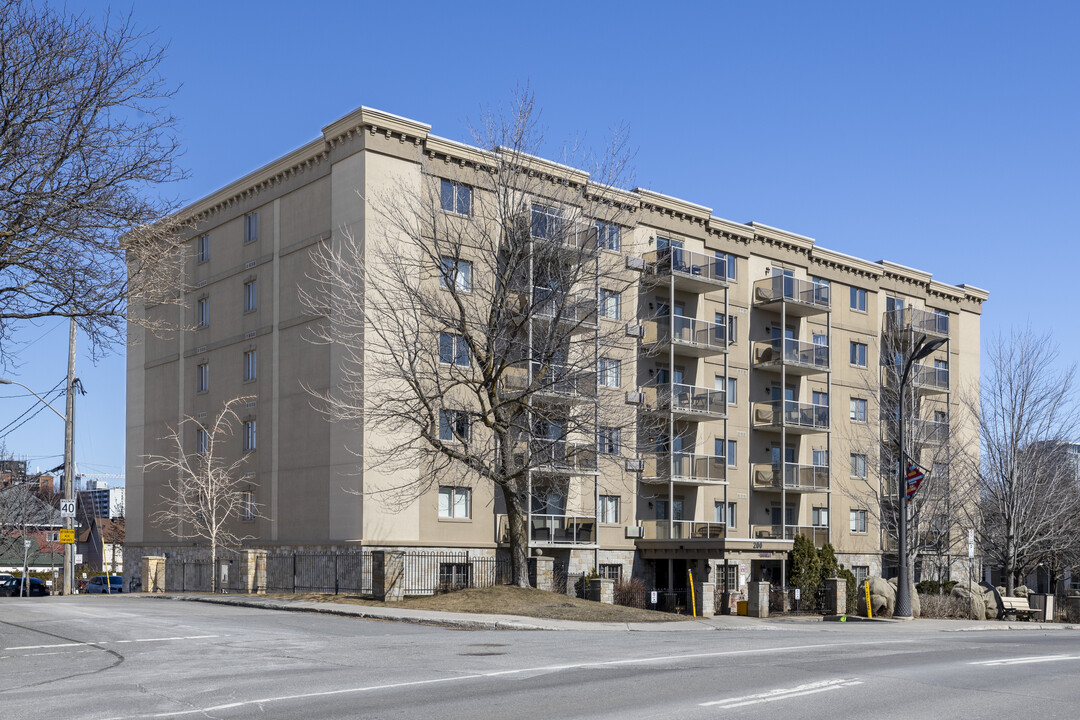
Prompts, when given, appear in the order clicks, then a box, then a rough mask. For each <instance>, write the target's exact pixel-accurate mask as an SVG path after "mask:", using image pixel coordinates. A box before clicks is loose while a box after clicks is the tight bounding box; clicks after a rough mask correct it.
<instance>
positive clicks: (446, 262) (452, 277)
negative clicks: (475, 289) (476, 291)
mask: <svg viewBox="0 0 1080 720" xmlns="http://www.w3.org/2000/svg"><path fill="white" fill-rule="evenodd" d="M439 285H441V286H442V287H451V286H453V287H454V288H455V289H456V290H461V291H462V292H469V291H470V290H472V263H471V262H469V261H468V260H455V259H454V258H452V257H447V256H445V255H444V256H443V258H442V267H441V274H440V276H439Z"/></svg>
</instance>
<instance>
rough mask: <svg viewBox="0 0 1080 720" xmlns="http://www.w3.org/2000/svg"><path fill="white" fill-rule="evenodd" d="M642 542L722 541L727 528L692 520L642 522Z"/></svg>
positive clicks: (719, 524) (713, 523)
mask: <svg viewBox="0 0 1080 720" xmlns="http://www.w3.org/2000/svg"><path fill="white" fill-rule="evenodd" d="M641 527H642V529H643V530H644V532H643V533H642V539H643V540H723V539H724V537H725V536H726V535H727V527H726V526H725V525H724V524H723V523H716V522H697V521H694V520H673V521H670V522H669V521H668V520H642V521H641Z"/></svg>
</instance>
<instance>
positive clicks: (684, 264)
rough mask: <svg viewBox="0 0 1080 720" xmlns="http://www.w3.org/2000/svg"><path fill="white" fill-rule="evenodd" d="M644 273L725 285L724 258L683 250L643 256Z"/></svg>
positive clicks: (651, 253)
mask: <svg viewBox="0 0 1080 720" xmlns="http://www.w3.org/2000/svg"><path fill="white" fill-rule="evenodd" d="M643 259H644V261H645V273H646V274H648V275H655V276H661V277H662V276H674V277H679V276H682V277H687V278H692V279H694V280H709V281H712V282H715V283H727V261H726V260H725V259H724V258H718V257H714V256H712V255H706V254H704V253H699V252H694V251H693V250H685V249H683V248H675V247H666V248H661V249H660V250H653V251H652V252H647V253H645V255H644V256H643Z"/></svg>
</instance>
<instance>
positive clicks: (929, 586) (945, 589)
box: [915, 580, 956, 595]
mask: <svg viewBox="0 0 1080 720" xmlns="http://www.w3.org/2000/svg"><path fill="white" fill-rule="evenodd" d="M954 587H956V581H955V580H946V581H945V582H943V583H939V582H938V581H937V580H923V581H922V582H920V583H916V584H915V590H916V591H917V592H918V593H919V594H920V595H948V594H949V593H951V592H952V589H953V588H954Z"/></svg>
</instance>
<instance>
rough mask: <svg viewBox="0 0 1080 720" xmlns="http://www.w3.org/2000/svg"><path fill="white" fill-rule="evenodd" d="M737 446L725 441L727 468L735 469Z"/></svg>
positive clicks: (737, 454)
mask: <svg viewBox="0 0 1080 720" xmlns="http://www.w3.org/2000/svg"><path fill="white" fill-rule="evenodd" d="M738 450H739V446H738V444H737V443H736V442H735V441H734V440H728V441H727V464H728V467H735V464H736V462H737V461H738V459H739V452H738Z"/></svg>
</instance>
